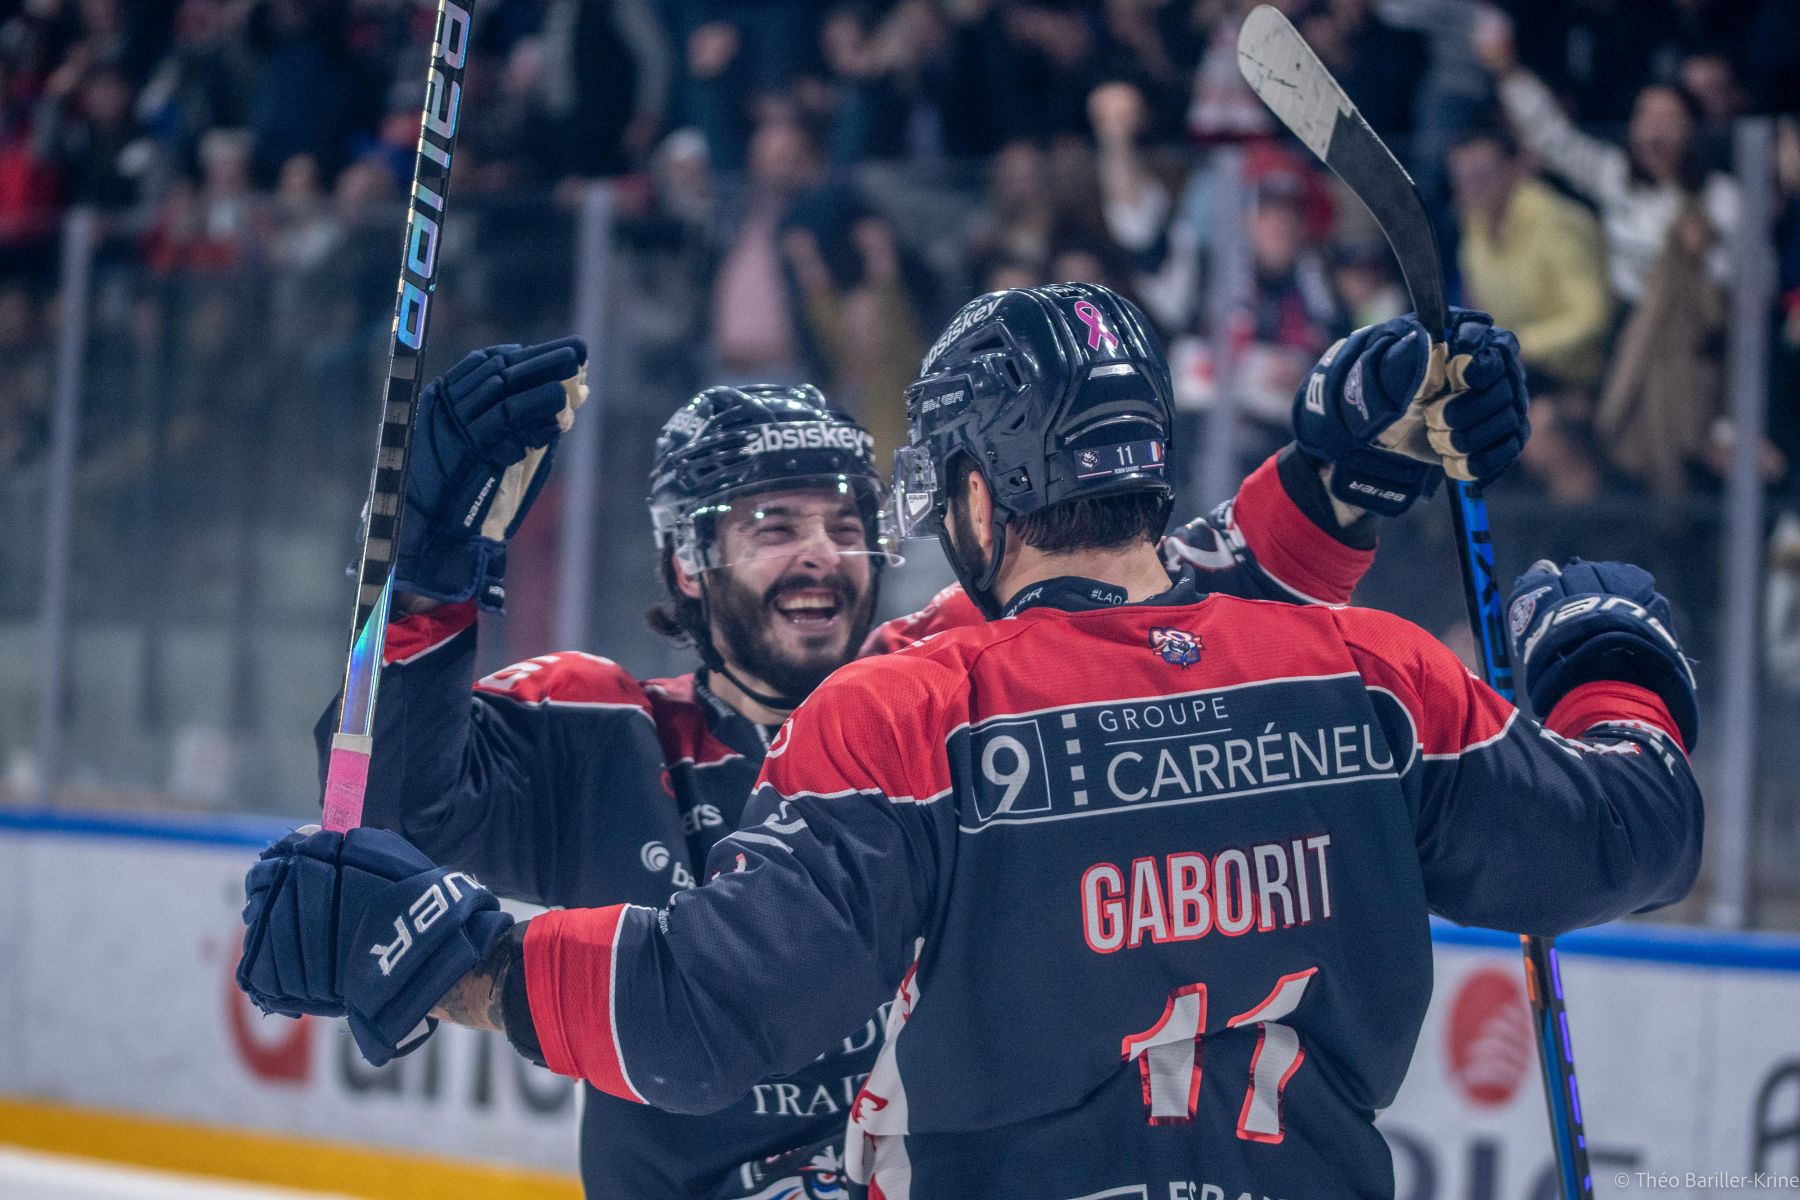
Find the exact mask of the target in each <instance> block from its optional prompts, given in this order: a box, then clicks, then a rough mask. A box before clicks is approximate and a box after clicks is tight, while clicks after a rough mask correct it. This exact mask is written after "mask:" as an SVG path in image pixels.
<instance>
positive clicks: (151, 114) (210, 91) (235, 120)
mask: <svg viewBox="0 0 1800 1200" xmlns="http://www.w3.org/2000/svg"><path fill="white" fill-rule="evenodd" d="M240 33H241V30H240V29H238V28H237V27H236V26H235V25H234V23H233V22H232V20H231V14H230V12H229V11H228V9H227V6H226V4H225V3H224V0H182V4H181V7H180V8H178V9H177V10H176V12H175V28H174V44H173V45H172V46H170V48H169V52H168V53H167V54H166V55H164V56H163V59H162V61H161V62H160V63H158V64H157V66H156V69H155V70H154V71H153V72H152V74H151V76H150V80H149V82H147V83H146V84H145V85H144V89H143V91H142V92H141V93H140V94H139V96H138V102H137V109H138V116H139V118H140V119H141V120H142V121H143V122H144V125H145V127H146V128H147V129H148V130H149V131H150V132H151V134H152V136H154V137H155V138H156V140H157V141H158V142H160V143H162V145H163V147H164V154H165V156H166V157H167V158H168V160H169V161H170V162H171V163H174V164H176V166H177V168H178V169H187V168H189V167H191V166H192V165H194V164H196V163H197V162H198V156H199V150H200V138H201V137H202V136H203V135H204V134H205V133H206V131H207V130H209V129H220V128H227V129H235V128H240V127H242V126H243V125H244V123H245V121H247V120H248V119H249V113H250V90H251V85H252V80H253V73H254V64H253V63H252V61H251V57H250V51H249V48H248V46H247V45H246V44H245V41H244V39H243V38H242V37H241V36H236V35H238V34H240Z"/></svg>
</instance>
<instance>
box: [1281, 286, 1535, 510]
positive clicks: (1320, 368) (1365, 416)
mask: <svg viewBox="0 0 1800 1200" xmlns="http://www.w3.org/2000/svg"><path fill="white" fill-rule="evenodd" d="M1450 325H1451V329H1452V331H1453V333H1452V337H1451V339H1450V342H1449V345H1448V346H1447V347H1446V346H1444V345H1443V344H1442V343H1436V344H1431V349H1430V351H1429V352H1427V349H1426V347H1427V345H1428V344H1430V343H1429V339H1428V338H1427V337H1426V336H1425V327H1424V326H1423V325H1421V324H1419V322H1418V320H1417V319H1416V318H1415V317H1413V316H1412V315H1411V314H1408V315H1407V316H1404V317H1395V318H1394V319H1393V320H1391V321H1384V322H1382V323H1381V324H1379V325H1370V326H1367V327H1366V328H1363V329H1359V330H1357V331H1356V332H1355V333H1353V334H1351V335H1350V336H1349V337H1347V338H1345V339H1344V340H1343V341H1341V342H1339V343H1338V344H1337V345H1335V346H1333V347H1332V348H1331V349H1330V350H1327V351H1326V352H1325V356H1324V357H1323V358H1321V359H1320V360H1319V362H1318V364H1317V365H1316V366H1314V367H1313V369H1312V371H1311V372H1310V373H1309V374H1308V375H1307V377H1306V379H1305V380H1304V381H1303V382H1302V383H1301V385H1300V390H1299V391H1298V392H1297V393H1296V394H1295V396H1294V436H1295V438H1296V439H1297V440H1298V441H1299V443H1300V445H1301V446H1302V447H1304V448H1305V449H1306V450H1307V451H1308V452H1309V453H1310V454H1312V455H1313V456H1314V457H1316V458H1322V459H1325V460H1327V461H1329V462H1331V463H1332V464H1334V466H1335V469H1334V470H1333V471H1332V478H1331V494H1332V495H1333V496H1335V497H1337V498H1338V499H1339V500H1342V501H1344V502H1345V503H1346V504H1354V505H1356V506H1358V507H1359V508H1366V509H1368V510H1370V511H1371V512H1377V513H1380V514H1382V515H1383V516H1389V517H1392V516H1398V515H1399V514H1400V513H1403V512H1405V511H1406V510H1407V509H1408V508H1410V507H1412V504H1413V502H1414V501H1415V500H1417V499H1418V498H1419V497H1420V496H1428V495H1430V494H1431V493H1432V491H1433V490H1434V489H1435V488H1436V487H1437V481H1438V479H1439V478H1440V474H1439V469H1440V468H1441V469H1442V471H1443V472H1444V473H1447V474H1449V476H1450V477H1451V478H1452V479H1460V480H1463V481H1465V482H1470V483H1476V484H1485V483H1488V482H1490V481H1492V480H1494V479H1496V478H1498V477H1499V476H1500V475H1501V473H1502V472H1504V471H1505V470H1506V468H1508V467H1510V466H1511V465H1512V464H1513V460H1514V459H1516V458H1518V457H1519V451H1521V450H1523V449H1524V448H1525V439H1526V438H1528V437H1530V436H1531V423H1530V421H1529V420H1528V419H1527V418H1526V414H1525V406H1526V393H1525V368H1524V366H1523V365H1522V364H1521V363H1520V361H1519V340H1518V339H1517V338H1515V337H1514V336H1513V335H1512V334H1511V333H1510V332H1508V331H1507V330H1504V329H1499V328H1496V327H1495V325H1494V319H1493V318H1492V317H1490V316H1488V315H1487V314H1486V313H1483V312H1475V311H1472V310H1470V309H1465V308H1453V309H1451V310H1450Z"/></svg>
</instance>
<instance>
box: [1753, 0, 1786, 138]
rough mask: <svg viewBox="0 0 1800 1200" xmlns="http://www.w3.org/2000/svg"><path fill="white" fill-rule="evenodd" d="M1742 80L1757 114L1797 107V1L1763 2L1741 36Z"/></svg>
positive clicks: (1767, 0)
mask: <svg viewBox="0 0 1800 1200" xmlns="http://www.w3.org/2000/svg"><path fill="white" fill-rule="evenodd" d="M1744 40H1745V46H1746V49H1745V52H1744V59H1745V73H1744V81H1745V83H1746V84H1747V85H1748V86H1749V89H1750V98H1751V101H1752V107H1754V108H1755V109H1756V111H1758V112H1789V113H1791V112H1793V111H1795V109H1796V108H1800V0H1763V5H1762V8H1761V10H1760V11H1759V12H1758V13H1757V14H1756V17H1755V20H1754V21H1753V22H1752V24H1751V26H1750V31H1749V33H1748V35H1747V36H1746V37H1745V39H1744Z"/></svg>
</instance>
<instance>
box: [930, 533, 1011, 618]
mask: <svg viewBox="0 0 1800 1200" xmlns="http://www.w3.org/2000/svg"><path fill="white" fill-rule="evenodd" d="M946 516H948V514H946ZM1006 521H1007V518H1006V517H1005V516H1003V515H1001V511H1000V509H999V507H998V506H996V507H995V509H994V519H993V522H992V528H993V531H994V549H993V551H992V552H991V553H990V554H989V555H988V559H987V561H986V562H985V563H983V564H982V567H981V571H980V573H979V574H975V573H971V572H970V571H969V569H968V566H967V562H966V560H965V558H964V556H963V555H962V554H961V553H959V552H958V551H957V548H956V546H955V545H954V544H953V543H952V541H951V539H950V522H949V520H947V519H946V520H943V521H940V522H939V523H938V544H939V545H941V546H942V547H943V548H944V557H945V558H947V559H949V560H950V569H951V571H953V572H955V574H956V581H957V582H958V583H960V584H962V589H963V591H964V592H966V593H968V596H969V599H971V600H973V601H974V602H975V607H976V608H978V609H980V610H981V615H982V616H983V617H985V618H987V619H988V620H990V621H998V620H999V619H1000V616H1001V614H1002V613H1003V612H1004V611H1005V609H1004V606H1003V605H1002V604H1001V603H1000V598H999V597H998V596H996V595H995V594H994V581H995V580H996V579H998V578H999V577H1000V564H1001V563H1002V562H1003V561H1005V559H1006Z"/></svg>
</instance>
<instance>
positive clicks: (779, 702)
mask: <svg viewBox="0 0 1800 1200" xmlns="http://www.w3.org/2000/svg"><path fill="white" fill-rule="evenodd" d="M716 669H717V671H718V672H719V674H721V675H723V676H724V677H725V678H727V679H729V680H731V682H732V683H734V684H736V685H737V690H738V691H740V692H742V693H744V695H746V696H748V697H750V698H751V699H752V700H754V701H756V702H757V703H758V704H761V705H763V706H764V707H766V708H773V709H776V710H778V711H780V712H793V711H794V710H795V709H796V708H799V707H800V703H801V701H803V700H805V699H806V697H805V696H777V695H774V694H772V693H770V692H759V691H757V690H756V689H755V688H753V687H751V686H750V685H749V684H747V683H745V682H744V681H743V680H742V679H740V678H739V677H738V676H737V674H736V673H735V672H734V671H732V669H731V668H730V667H728V666H726V665H725V664H724V663H720V664H719V665H718V667H717V668H716Z"/></svg>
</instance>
